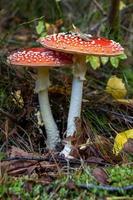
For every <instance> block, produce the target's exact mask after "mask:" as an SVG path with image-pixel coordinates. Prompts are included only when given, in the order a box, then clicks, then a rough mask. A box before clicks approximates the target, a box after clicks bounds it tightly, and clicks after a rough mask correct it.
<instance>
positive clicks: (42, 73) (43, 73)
mask: <svg viewBox="0 0 133 200" xmlns="http://www.w3.org/2000/svg"><path fill="white" fill-rule="evenodd" d="M49 85H50V81H49V69H48V68H46V67H45V68H43V67H41V68H39V69H38V80H37V81H36V89H35V91H36V92H37V93H38V98H39V104H40V112H41V115H42V119H43V122H44V125H45V129H46V134H47V141H46V144H47V147H48V148H49V149H54V148H55V147H56V145H57V143H58V142H60V137H59V131H58V128H57V125H56V123H55V121H54V118H53V115H52V111H51V108H50V103H49V97H48V87H49Z"/></svg>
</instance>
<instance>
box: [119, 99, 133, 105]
mask: <svg viewBox="0 0 133 200" xmlns="http://www.w3.org/2000/svg"><path fill="white" fill-rule="evenodd" d="M117 101H118V102H120V103H122V104H126V105H132V104H133V99H117Z"/></svg>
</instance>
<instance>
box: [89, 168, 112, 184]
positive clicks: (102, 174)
mask: <svg viewBox="0 0 133 200" xmlns="http://www.w3.org/2000/svg"><path fill="white" fill-rule="evenodd" d="M92 175H93V176H94V177H95V179H96V180H97V182H99V183H101V184H107V183H108V175H107V173H106V171H105V170H104V169H103V168H100V167H97V168H95V169H93V172H92Z"/></svg>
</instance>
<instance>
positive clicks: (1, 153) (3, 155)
mask: <svg viewBox="0 0 133 200" xmlns="http://www.w3.org/2000/svg"><path fill="white" fill-rule="evenodd" d="M5 157H6V155H5V153H4V152H0V160H2V159H4V158H5Z"/></svg>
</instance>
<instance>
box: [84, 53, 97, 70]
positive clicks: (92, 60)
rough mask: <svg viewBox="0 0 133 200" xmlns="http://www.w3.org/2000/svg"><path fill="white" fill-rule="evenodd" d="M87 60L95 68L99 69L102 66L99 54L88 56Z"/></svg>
mask: <svg viewBox="0 0 133 200" xmlns="http://www.w3.org/2000/svg"><path fill="white" fill-rule="evenodd" d="M86 62H90V64H91V67H92V68H93V69H97V68H99V67H100V58H99V57H97V56H87V58H86Z"/></svg>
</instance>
